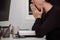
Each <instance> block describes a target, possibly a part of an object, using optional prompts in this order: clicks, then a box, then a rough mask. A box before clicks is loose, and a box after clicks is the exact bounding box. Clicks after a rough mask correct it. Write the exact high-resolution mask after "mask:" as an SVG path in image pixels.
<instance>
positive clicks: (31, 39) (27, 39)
mask: <svg viewBox="0 0 60 40" xmlns="http://www.w3.org/2000/svg"><path fill="white" fill-rule="evenodd" d="M1 40H45V39H44V38H35V37H27V38H15V39H13V38H12V36H10V38H2V39H1Z"/></svg>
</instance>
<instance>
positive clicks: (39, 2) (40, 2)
mask: <svg viewBox="0 0 60 40" xmlns="http://www.w3.org/2000/svg"><path fill="white" fill-rule="evenodd" d="M44 1H45V0H32V2H33V3H35V4H43V2H44Z"/></svg>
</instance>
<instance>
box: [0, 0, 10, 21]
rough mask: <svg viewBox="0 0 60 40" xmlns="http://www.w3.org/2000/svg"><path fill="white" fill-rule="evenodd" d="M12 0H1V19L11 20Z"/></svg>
mask: <svg viewBox="0 0 60 40" xmlns="http://www.w3.org/2000/svg"><path fill="white" fill-rule="evenodd" d="M9 10H10V0H0V21H8V20H9Z"/></svg>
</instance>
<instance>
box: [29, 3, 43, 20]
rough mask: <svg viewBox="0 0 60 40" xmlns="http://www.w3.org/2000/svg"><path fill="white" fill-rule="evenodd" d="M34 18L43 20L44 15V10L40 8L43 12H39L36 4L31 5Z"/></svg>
mask: <svg viewBox="0 0 60 40" xmlns="http://www.w3.org/2000/svg"><path fill="white" fill-rule="evenodd" d="M30 7H31V10H32V13H33V16H34V17H35V18H36V19H37V18H41V17H42V13H43V8H40V10H41V11H39V10H38V9H37V8H36V7H35V5H34V4H30Z"/></svg>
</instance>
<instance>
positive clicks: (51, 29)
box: [32, 6, 60, 40]
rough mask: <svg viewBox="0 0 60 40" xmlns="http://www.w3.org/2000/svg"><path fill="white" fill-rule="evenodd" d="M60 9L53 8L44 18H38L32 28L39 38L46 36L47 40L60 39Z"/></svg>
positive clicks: (57, 7)
mask: <svg viewBox="0 0 60 40" xmlns="http://www.w3.org/2000/svg"><path fill="white" fill-rule="evenodd" d="M59 17H60V8H59V6H53V7H52V8H51V10H50V11H49V12H48V13H47V14H44V15H43V17H42V18H41V19H40V18H37V19H36V20H35V23H34V25H33V27H32V30H35V32H36V36H37V37H40V38H41V37H43V36H44V35H46V39H47V40H58V39H60V18H59Z"/></svg>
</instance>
